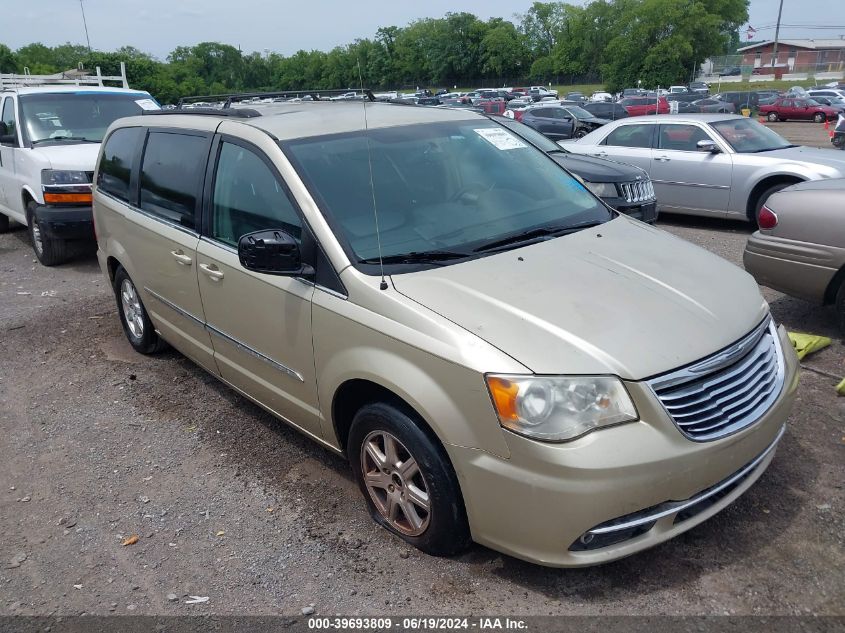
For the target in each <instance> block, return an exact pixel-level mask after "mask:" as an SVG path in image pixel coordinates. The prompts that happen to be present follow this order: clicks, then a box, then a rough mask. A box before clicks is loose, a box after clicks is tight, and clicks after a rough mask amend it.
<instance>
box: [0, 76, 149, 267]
mask: <svg viewBox="0 0 845 633" xmlns="http://www.w3.org/2000/svg"><path fill="white" fill-rule="evenodd" d="M103 80H121V81H122V83H123V87H108V86H106V85H104V84H103ZM91 84H93V85H91ZM159 109H160V108H159V105H158V103H157V102H156V101H155V100H154V99H153V98H152V97H151V96H150V94H149V93H147V92H142V91H138V90H129V88H128V84H127V83H126V75H125V71H123V72H122V73H121V76H120V77H101V76H100V75H99V69H98V74H97V76H94V77H90V78H85V79H72V80H71V79H63V78H62V76H61V75H58V76H49V77H43V76H40V77H37V76H33V75H0V233H2V232H5V231H7V230H9V227H10V220H14V221H16V222H19V223H20V224H23V225H25V226H27V227H28V229H29V234H30V239H31V240H32V246H33V249H34V250H35V255H36V257H37V258H38V260H39V261H40V262H41V263H42V264H44V265H45V266H54V265H56V264H60V263H62V262H63V261H65V259H66V258H67V256H68V253H69V249H68V243H69V242H72V241H79V240H88V241H91V242H92V243H93V241H94V227H93V220H92V216H91V178H92V176H93V173H94V165H95V163H96V162H97V154H98V153H99V150H100V143H101V141H102V140H103V135H104V134H105V132H106V129H107V128H108V126H109V125H111V123H112V122H113V121H115V120H116V119H119V118H122V117H125V116H134V115H137V114H141V113H142V112H144V111H145V110H159ZM126 167H127V169H129V168H130V167H131V166H129V165H127V166H126Z"/></svg>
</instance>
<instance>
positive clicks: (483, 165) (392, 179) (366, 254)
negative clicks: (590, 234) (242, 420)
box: [283, 120, 614, 274]
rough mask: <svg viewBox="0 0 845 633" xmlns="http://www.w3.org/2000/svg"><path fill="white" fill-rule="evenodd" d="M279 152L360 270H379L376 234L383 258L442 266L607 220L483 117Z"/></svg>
mask: <svg viewBox="0 0 845 633" xmlns="http://www.w3.org/2000/svg"><path fill="white" fill-rule="evenodd" d="M368 137H369V152H368V142H367V140H368ZM283 149H284V150H285V152H286V154H287V155H288V157H289V158H290V159H291V161H292V163H293V164H294V167H295V168H296V169H297V171H298V172H299V174H300V176H301V177H302V178H303V180H304V181H305V183H306V186H307V187H308V188H309V190H310V192H311V194H312V195H313V196H314V198H315V200H316V201H317V202H318V204H319V206H320V207H321V209H322V211H323V213H324V215H325V216H326V217H327V219H328V221H329V223H330V224H331V225H332V228H333V230H334V231H335V234H337V235H338V237H339V239H340V241H341V243H343V244H344V247H345V248H346V249H347V253H348V254H349V255H350V258H351V259H352V260H353V262H356V263H357V264H363V265H362V266H360V268H361V269H362V270H364V271H365V272H368V273H369V272H372V273H374V274H375V273H376V272H378V271H377V270H375V269H368V268H367V265H370V264H373V263H377V262H378V256H379V239H380V242H381V254H382V256H383V258H384V261H385V263H386V264H387V263H388V262H391V263H395V264H398V265H400V266H408V265H415V266H419V265H421V264H423V265H425V264H429V265H430V264H432V263H433V262H435V261H436V262H437V264H436V265H446V264H447V263H454V262H456V261H459V260H460V259H461V258H465V257H477V256H480V255H481V254H486V253H488V252H491V251H494V250H502V249H505V248H515V247H517V246H520V245H524V244H525V243H526V242H528V241H535V240H539V239H550V238H552V237H555V236H557V235H563V234H566V233H568V232H572V231H575V230H578V229H579V228H581V227H585V226H592V225H595V224H598V223H602V222H606V221H608V220H610V219H611V218H612V217H614V216H613V212H612V211H610V210H609V209H608V208H607V207H605V206H604V205H603V204H602V203H601V202H600V201H599V200H598V199H597V198H595V197H594V196H593V195H592V194H591V193H590V192H589V191H587V189H586V188H585V187H584V186H583V185H582V184H581V183H580V182H578V181H577V180H576V179H575V178H573V177H572V176H570V175H569V174H568V173H567V172H566V171H565V170H564V169H562V168H561V167H559V166H558V165H557V164H556V163H555V162H554V161H553V160H551V159H550V158H549V157H547V156H546V155H545V154H544V153H543V152H541V151H539V150H538V149H537V148H535V147H534V146H532V145H530V144H529V143H527V142H525V141H524V140H522V139H521V138H519V137H518V136H516V135H514V134H512V133H511V132H509V131H508V130H506V129H505V128H503V127H502V126H500V125H498V124H497V123H495V122H493V121H489V120H462V121H449V122H436V123H425V124H414V125H404V126H397V127H388V128H379V129H371V130H370V131H369V132H367V133H365V132H364V131H363V130H362V131H355V132H351V133H344V134H336V135H330V136H320V137H311V138H304V139H296V140H292V141H288V142H285V143H283ZM370 166H372V184H373V186H372V188H371V186H370V182H371V177H370ZM374 202H375V205H376V210H377V216H378V227H379V232H378V233H379V234H378V235H377V234H376V213H374V210H373V205H374ZM523 238H524V239H523ZM393 271H394V272H404V271H405V270H404V269H393Z"/></svg>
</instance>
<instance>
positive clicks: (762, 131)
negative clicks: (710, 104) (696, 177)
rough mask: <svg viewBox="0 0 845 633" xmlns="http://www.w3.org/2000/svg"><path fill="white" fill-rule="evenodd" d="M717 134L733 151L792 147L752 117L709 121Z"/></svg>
mask: <svg viewBox="0 0 845 633" xmlns="http://www.w3.org/2000/svg"><path fill="white" fill-rule="evenodd" d="M711 125H712V126H713V128H714V129H715V130H716V131H717V132H718V133H719V135H720V136H721V137H722V138H723V139H725V140H726V141H727V142H728V144H729V145H730V146H731V147H732V148H733V149H734V151H735V152H738V153H740V154H752V153H756V152H768V151H771V150H775V149H786V148H787V147H794V145H791V144H790V142H789V141H787V140H786V139H785V138H783V137H782V136H781V135H780V134H778V133H777V132H773V131H772V130H770V129H769V128H767V127H766V126H765V125H762V124H760V123H758V122H757V121H754V120H753V119H747V118H744V117H743V118H737V119H727V120H725V121H715V122H713V123H711Z"/></svg>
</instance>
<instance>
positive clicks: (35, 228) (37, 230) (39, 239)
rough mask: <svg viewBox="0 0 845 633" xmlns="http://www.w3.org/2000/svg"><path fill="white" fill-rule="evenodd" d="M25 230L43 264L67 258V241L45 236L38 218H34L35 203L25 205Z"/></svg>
mask: <svg viewBox="0 0 845 633" xmlns="http://www.w3.org/2000/svg"><path fill="white" fill-rule="evenodd" d="M26 211H27V213H26V221H27V231H29V241H30V242H32V250H34V251H35V257H37V258H38V261H39V262H41V263H42V264H43V265H44V266H56V265H58V264H61V263H62V262H64V261H66V260H67V257H68V254H67V241H66V240H60V239H55V238H51V237H47V234H46V233H45V232H44V231H43V229H42V227H41V225H40V224H39V223H38V220H37V219H36V218H35V203H34V202H30V203H29V204H28V205H26Z"/></svg>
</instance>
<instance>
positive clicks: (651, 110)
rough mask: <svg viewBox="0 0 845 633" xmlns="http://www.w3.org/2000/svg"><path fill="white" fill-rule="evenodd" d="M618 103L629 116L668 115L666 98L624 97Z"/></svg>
mask: <svg viewBox="0 0 845 633" xmlns="http://www.w3.org/2000/svg"><path fill="white" fill-rule="evenodd" d="M619 103H620V105H622V106H623V107H624V108H625V109H626V110H627V111H628V114H630V115H631V116H641V115H644V114H668V113H669V102H668V101H667V100H666V97H625V98H624V99H622V100H621V101H620V102H619Z"/></svg>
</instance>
